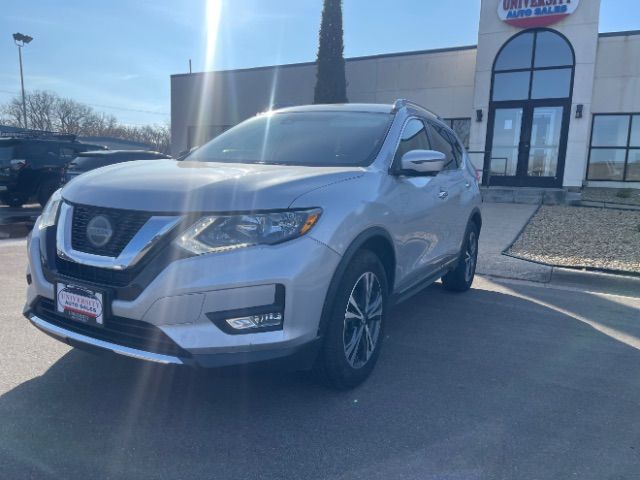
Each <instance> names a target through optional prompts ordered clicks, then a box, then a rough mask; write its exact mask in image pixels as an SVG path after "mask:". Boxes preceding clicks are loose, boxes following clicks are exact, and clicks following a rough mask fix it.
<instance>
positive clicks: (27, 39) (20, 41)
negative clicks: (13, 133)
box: [13, 33, 33, 128]
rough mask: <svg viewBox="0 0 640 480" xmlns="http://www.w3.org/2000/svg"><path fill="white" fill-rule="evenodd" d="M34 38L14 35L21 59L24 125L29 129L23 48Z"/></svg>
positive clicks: (19, 34) (20, 34)
mask: <svg viewBox="0 0 640 480" xmlns="http://www.w3.org/2000/svg"><path fill="white" fill-rule="evenodd" d="M31 40H33V37H30V36H29V35H23V34H22V33H14V34H13V41H14V42H15V44H16V45H17V47H18V58H19V59H20V85H21V86H22V125H23V126H24V128H27V100H26V98H25V94H24V74H23V73H22V47H24V46H25V45H26V44H28V43H29V42H31Z"/></svg>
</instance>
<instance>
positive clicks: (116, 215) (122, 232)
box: [71, 205, 152, 257]
mask: <svg viewBox="0 0 640 480" xmlns="http://www.w3.org/2000/svg"><path fill="white" fill-rule="evenodd" d="M97 215H102V216H105V217H107V218H108V219H109V221H110V222H111V226H112V227H113V235H112V237H111V239H110V240H109V242H108V243H107V244H106V245H105V246H103V247H96V246H94V245H92V244H91V242H89V239H88V238H87V224H88V223H89V222H90V221H91V219H92V218H94V217H95V216H97ZM151 216H152V215H151V214H150V213H146V212H137V211H131V210H118V209H113V208H101V207H91V206H87V205H74V207H73V221H72V225H71V246H72V247H73V249H74V250H78V251H80V252H85V253H92V254H94V255H102V256H105V257H117V256H118V255H120V253H121V252H122V250H123V249H124V247H125V246H126V245H127V244H128V243H129V242H130V241H131V239H132V238H133V237H134V236H135V234H136V233H138V230H140V228H141V227H142V226H143V225H144V224H145V223H146V222H147V220H149V219H150V218H151Z"/></svg>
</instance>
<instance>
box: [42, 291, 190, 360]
mask: <svg viewBox="0 0 640 480" xmlns="http://www.w3.org/2000/svg"><path fill="white" fill-rule="evenodd" d="M34 312H35V314H36V315H38V316H39V317H40V318H42V319H43V320H45V321H47V322H48V323H50V324H52V325H56V326H58V327H61V328H64V329H66V330H70V331H72V332H75V333H79V334H81V335H86V336H88V337H91V338H96V339H98V340H103V341H105V342H110V343H115V344H117V345H122V346H124V347H129V348H135V349H137V350H143V351H145V352H152V353H158V354H161V355H173V356H176V357H182V358H186V357H189V356H190V354H189V352H187V351H186V350H184V349H183V348H181V347H180V346H179V345H178V344H177V343H175V342H174V341H173V340H171V338H170V337H169V336H167V335H166V334H165V333H164V332H163V331H162V330H160V329H159V328H158V327H156V326H154V325H151V324H150V323H146V322H141V321H139V320H132V319H130V318H123V317H115V316H105V319H104V327H96V326H93V325H86V324H84V323H81V322H76V321H74V320H70V319H68V318H66V317H65V316H63V315H60V314H59V313H57V312H56V309H55V304H54V302H53V300H49V299H48V298H40V299H38V301H37V302H36V306H35V308H34Z"/></svg>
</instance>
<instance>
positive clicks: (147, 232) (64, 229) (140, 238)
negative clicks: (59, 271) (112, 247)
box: [56, 202, 180, 270]
mask: <svg viewBox="0 0 640 480" xmlns="http://www.w3.org/2000/svg"><path fill="white" fill-rule="evenodd" d="M179 221H180V217H179V216H154V217H151V218H150V219H149V220H147V222H146V223H145V224H144V225H143V226H142V227H141V228H140V230H138V232H137V233H136V234H135V235H134V237H133V238H132V239H131V240H130V241H129V243H128V244H127V245H126V246H125V247H124V249H123V250H122V252H121V253H120V255H118V256H117V257H107V256H103V255H95V254H93V253H86V252H80V251H78V250H74V249H73V247H72V244H71V227H72V222H73V206H72V205H70V204H68V203H66V202H63V203H62V205H61V206H60V214H59V216H58V225H57V229H56V250H57V253H58V256H59V257H60V258H62V259H64V260H69V261H72V262H75V263H80V264H82V265H89V266H91V267H98V268H107V269H111V270H125V269H127V268H129V267H132V266H134V265H135V264H136V263H138V262H139V261H140V260H141V259H142V257H144V256H145V255H146V254H147V253H148V252H149V250H150V249H151V248H152V247H153V246H154V245H155V244H156V243H157V242H158V241H159V240H160V239H161V238H162V237H163V236H164V235H166V234H167V233H169V232H170V231H171V230H172V229H173V228H174V227H175V226H176V225H177V224H178V222H179Z"/></svg>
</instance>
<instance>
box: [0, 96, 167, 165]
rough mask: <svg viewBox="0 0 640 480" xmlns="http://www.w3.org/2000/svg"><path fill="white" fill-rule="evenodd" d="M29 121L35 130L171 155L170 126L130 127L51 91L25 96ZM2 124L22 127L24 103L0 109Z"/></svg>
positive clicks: (6, 105)
mask: <svg viewBox="0 0 640 480" xmlns="http://www.w3.org/2000/svg"><path fill="white" fill-rule="evenodd" d="M26 104H27V119H28V122H29V126H30V128H32V129H34V130H49V131H56V132H60V133H71V134H74V135H79V136H108V137H114V138H121V139H124V140H132V141H136V142H141V143H146V144H148V145H150V146H151V147H152V148H153V149H154V150H158V151H160V152H165V153H168V152H169V150H170V147H171V145H170V144H171V129H170V128H169V125H145V126H131V125H125V124H121V123H120V122H118V119H117V118H116V117H115V116H113V115H108V114H105V113H102V112H96V111H95V110H94V109H93V108H91V107H90V106H89V105H86V104H84V103H81V102H77V101H75V100H73V99H70V98H63V97H60V96H59V95H58V94H56V93H54V92H49V91H41V90H37V91H34V92H30V93H28V94H27V95H26ZM0 115H2V117H1V118H0V121H1V122H3V123H6V124H8V125H12V126H15V127H22V126H23V125H22V100H21V99H20V97H15V98H13V99H11V100H10V101H9V102H7V103H6V104H4V105H2V106H0Z"/></svg>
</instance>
